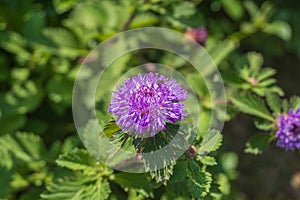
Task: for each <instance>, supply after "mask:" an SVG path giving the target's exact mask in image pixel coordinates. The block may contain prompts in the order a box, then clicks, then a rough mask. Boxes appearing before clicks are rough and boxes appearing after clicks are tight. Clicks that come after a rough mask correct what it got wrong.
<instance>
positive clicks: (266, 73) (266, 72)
mask: <svg viewBox="0 0 300 200" xmlns="http://www.w3.org/2000/svg"><path fill="white" fill-rule="evenodd" d="M274 74H276V70H275V69H272V68H263V69H262V70H261V71H260V72H259V73H258V76H257V80H258V81H263V80H265V79H267V78H270V77H271V76H273V75H274Z"/></svg>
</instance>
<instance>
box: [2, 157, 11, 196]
mask: <svg viewBox="0 0 300 200" xmlns="http://www.w3.org/2000/svg"><path fill="white" fill-rule="evenodd" d="M1 159H2V157H1ZM1 162H2V160H1ZM0 174H1V178H0V185H1V187H0V199H6V198H8V196H9V194H10V190H11V186H10V182H11V178H12V177H11V176H12V173H11V172H10V171H9V170H7V169H6V168H4V167H2V166H1V165H0Z"/></svg>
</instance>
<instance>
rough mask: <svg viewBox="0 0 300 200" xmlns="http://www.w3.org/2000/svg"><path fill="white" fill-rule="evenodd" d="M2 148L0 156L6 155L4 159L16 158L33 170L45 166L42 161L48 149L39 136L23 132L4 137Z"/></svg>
mask: <svg viewBox="0 0 300 200" xmlns="http://www.w3.org/2000/svg"><path fill="white" fill-rule="evenodd" d="M0 146H1V148H0V154H2V155H4V154H5V156H3V157H4V158H7V159H9V158H10V159H12V157H15V158H17V159H18V160H19V161H21V162H24V163H26V164H27V165H28V167H29V168H32V169H38V168H40V167H41V165H44V163H43V162H40V161H41V160H43V155H44V154H45V153H46V147H45V146H44V144H43V142H42V140H41V138H40V137H39V136H37V135H34V134H32V133H22V132H19V133H17V134H16V135H15V136H12V135H3V136H1V137H0ZM8 162H12V161H8ZM9 166H11V165H9Z"/></svg>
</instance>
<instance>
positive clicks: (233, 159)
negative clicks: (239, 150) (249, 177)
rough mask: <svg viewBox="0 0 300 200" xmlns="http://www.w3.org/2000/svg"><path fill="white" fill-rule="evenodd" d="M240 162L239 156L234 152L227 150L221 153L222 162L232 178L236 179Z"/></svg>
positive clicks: (225, 170) (227, 173)
mask: <svg viewBox="0 0 300 200" xmlns="http://www.w3.org/2000/svg"><path fill="white" fill-rule="evenodd" d="M238 162H239V158H238V156H237V154H236V153H234V152H226V153H224V154H223V155H221V159H220V164H221V166H222V168H223V170H224V172H225V173H226V175H227V176H228V177H229V178H230V179H235V178H236V177H237V175H238V174H237V171H236V168H237V165H238Z"/></svg>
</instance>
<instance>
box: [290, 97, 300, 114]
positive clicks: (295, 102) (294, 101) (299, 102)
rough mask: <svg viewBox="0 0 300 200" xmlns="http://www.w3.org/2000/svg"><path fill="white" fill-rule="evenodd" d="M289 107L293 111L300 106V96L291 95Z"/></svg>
mask: <svg viewBox="0 0 300 200" xmlns="http://www.w3.org/2000/svg"><path fill="white" fill-rule="evenodd" d="M290 104H291V108H292V109H293V110H294V111H295V110H297V109H298V108H300V97H298V96H293V97H291V99H290Z"/></svg>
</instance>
